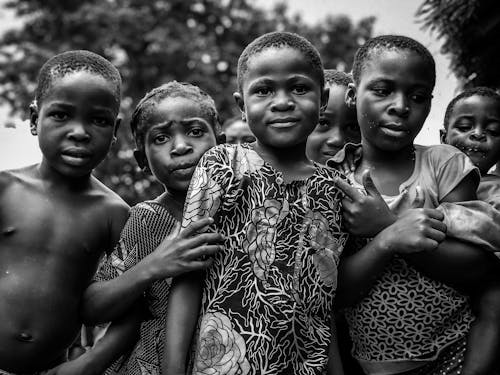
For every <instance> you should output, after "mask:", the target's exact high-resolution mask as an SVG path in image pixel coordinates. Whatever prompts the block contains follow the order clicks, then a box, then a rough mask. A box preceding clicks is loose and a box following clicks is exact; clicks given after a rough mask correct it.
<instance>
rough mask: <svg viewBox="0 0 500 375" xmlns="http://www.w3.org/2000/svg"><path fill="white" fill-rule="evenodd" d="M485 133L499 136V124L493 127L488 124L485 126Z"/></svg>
mask: <svg viewBox="0 0 500 375" xmlns="http://www.w3.org/2000/svg"><path fill="white" fill-rule="evenodd" d="M486 133H488V134H489V135H491V136H492V137H498V136H500V126H494V127H493V126H492V127H490V126H488V127H487V128H486Z"/></svg>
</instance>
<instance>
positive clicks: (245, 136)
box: [223, 120, 255, 143]
mask: <svg viewBox="0 0 500 375" xmlns="http://www.w3.org/2000/svg"><path fill="white" fill-rule="evenodd" d="M223 131H224V134H225V135H226V143H252V142H255V136H254V135H253V134H252V131H251V130H250V128H249V127H248V124H247V123H246V121H242V120H237V121H234V122H232V123H231V124H229V125H226V126H225V127H224V129H223Z"/></svg>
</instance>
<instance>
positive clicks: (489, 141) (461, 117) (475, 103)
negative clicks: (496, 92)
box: [443, 95, 500, 174]
mask: <svg viewBox="0 0 500 375" xmlns="http://www.w3.org/2000/svg"><path fill="white" fill-rule="evenodd" d="M444 135H445V137H444V139H443V141H444V142H445V143H448V144H450V145H453V146H455V147H457V148H459V149H460V150H462V151H463V152H464V153H466V154H467V155H468V156H469V158H470V159H471V160H472V162H473V163H474V164H475V165H476V166H477V167H478V168H479V169H480V170H481V173H483V174H486V173H488V170H489V169H490V168H491V167H492V166H493V165H495V164H496V163H497V162H498V161H499V160H500V107H499V105H498V102H497V101H495V100H494V99H492V98H489V97H486V96H479V95H473V96H470V97H468V98H463V99H461V100H459V101H458V102H456V103H455V107H454V108H453V112H452V113H451V116H450V119H449V122H448V131H447V132H446V133H445V134H444Z"/></svg>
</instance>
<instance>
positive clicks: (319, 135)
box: [307, 85, 361, 164]
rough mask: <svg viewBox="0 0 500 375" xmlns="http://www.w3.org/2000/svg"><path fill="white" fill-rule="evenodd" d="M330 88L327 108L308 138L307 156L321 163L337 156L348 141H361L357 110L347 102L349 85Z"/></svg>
mask: <svg viewBox="0 0 500 375" xmlns="http://www.w3.org/2000/svg"><path fill="white" fill-rule="evenodd" d="M329 88H330V95H329V98H328V105H327V107H326V110H325V111H324V112H323V113H322V114H321V116H320V118H319V122H318V124H317V125H316V127H315V128H314V131H313V132H312V133H311V134H310V135H309V138H308V139H307V156H309V158H310V159H311V160H314V161H316V162H318V163H321V164H325V163H326V161H327V160H328V159H330V158H331V157H333V156H335V154H336V153H337V152H339V151H340V150H341V149H342V147H344V145H345V144H346V143H348V142H352V143H359V142H360V141H361V135H360V131H359V126H358V120H357V118H356V110H355V109H354V107H352V108H349V107H348V106H347V105H346V102H345V93H346V90H347V87H346V86H342V85H329Z"/></svg>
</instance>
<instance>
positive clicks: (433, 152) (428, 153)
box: [415, 144, 466, 161]
mask: <svg viewBox="0 0 500 375" xmlns="http://www.w3.org/2000/svg"><path fill="white" fill-rule="evenodd" d="M415 153H416V155H417V156H421V157H422V158H429V159H432V160H441V161H446V160H449V159H451V158H453V157H459V158H466V155H465V154H464V153H463V152H462V151H460V150H459V149H458V148H456V147H454V146H451V145H443V144H440V145H432V146H422V145H415Z"/></svg>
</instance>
